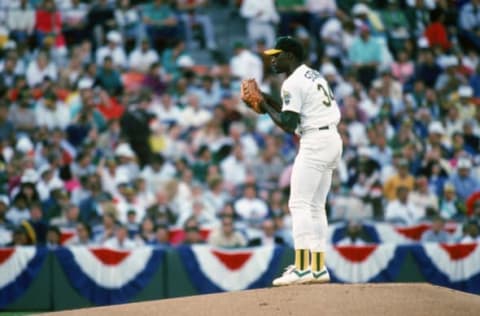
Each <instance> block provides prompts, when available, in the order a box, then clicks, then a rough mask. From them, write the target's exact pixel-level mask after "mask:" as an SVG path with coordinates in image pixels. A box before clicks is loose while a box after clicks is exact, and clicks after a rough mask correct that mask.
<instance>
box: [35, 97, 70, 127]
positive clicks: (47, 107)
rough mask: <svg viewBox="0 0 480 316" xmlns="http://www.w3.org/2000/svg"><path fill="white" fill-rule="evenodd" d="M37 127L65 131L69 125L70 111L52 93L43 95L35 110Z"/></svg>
mask: <svg viewBox="0 0 480 316" xmlns="http://www.w3.org/2000/svg"><path fill="white" fill-rule="evenodd" d="M35 117H36V119H37V125H38V126H40V127H43V126H45V127H47V128H48V129H50V130H51V129H54V128H61V129H65V128H66V127H67V126H68V124H70V121H71V120H70V110H69V109H68V107H67V106H66V105H65V104H64V103H63V102H61V101H59V100H58V98H57V96H56V95H55V93H53V92H48V93H45V95H44V96H43V99H42V100H41V101H40V102H38V103H37V106H36V108H35Z"/></svg>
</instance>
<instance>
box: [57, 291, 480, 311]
mask: <svg viewBox="0 0 480 316" xmlns="http://www.w3.org/2000/svg"><path fill="white" fill-rule="evenodd" d="M52 315H81V316H85V315H89V316H91V315H93V316H96V315H134V316H143V315H172V316H177V315H195V316H203V315H205V316H215V315H219V316H233V315H242V316H247V315H248V316H251V315H262V316H263V315H276V316H277V315H280V316H281V315H302V316H303V315H329V316H330V315H368V316H376V315H381V316H384V315H389V316H391V315H401V316H415V315H435V316H443V315H462V316H463V315H475V316H478V315H480V296H476V295H471V294H467V293H463V292H458V291H454V290H450V289H447V288H442V287H438V286H432V285H428V284H411V283H410V284H407V283H403V284H391V283H388V284H387V283H384V284H355V285H353V284H326V285H299V286H289V287H282V288H268V289H259V290H250V291H241V292H229V293H221V294H212V295H198V296H191V297H182V298H175V299H166V300H160V301H150V302H142V303H132V304H125V305H115V306H108V307H97V308H89V309H78V310H73V311H64V312H60V313H52Z"/></svg>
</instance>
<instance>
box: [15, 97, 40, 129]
mask: <svg viewBox="0 0 480 316" xmlns="http://www.w3.org/2000/svg"><path fill="white" fill-rule="evenodd" d="M8 119H9V121H11V122H12V124H14V125H15V129H16V131H17V132H24V133H29V132H32V131H33V130H34V129H35V127H36V123H37V122H36V121H37V120H36V118H35V112H34V110H33V109H32V100H31V95H30V92H29V90H24V91H21V92H20V95H19V97H18V99H17V102H16V103H14V104H13V105H12V106H11V107H10V111H9V114H8Z"/></svg>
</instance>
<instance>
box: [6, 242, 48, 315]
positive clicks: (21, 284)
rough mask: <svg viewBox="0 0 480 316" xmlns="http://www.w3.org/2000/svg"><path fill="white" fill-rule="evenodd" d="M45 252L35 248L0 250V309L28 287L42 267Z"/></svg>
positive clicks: (43, 249) (42, 249)
mask: <svg viewBox="0 0 480 316" xmlns="http://www.w3.org/2000/svg"><path fill="white" fill-rule="evenodd" d="M46 255H47V250H46V249H45V248H40V247H39V248H37V247H33V246H32V247H16V248H3V249H0V309H1V308H3V307H4V306H6V305H8V304H11V303H13V302H14V301H15V300H16V299H17V298H19V297H20V296H22V294H23V293H24V292H25V291H26V290H27V289H28V288H29V287H30V284H31V283H32V281H33V280H35V277H36V276H37V274H38V272H39V271H40V269H41V268H42V266H43V263H44V261H45V257H46Z"/></svg>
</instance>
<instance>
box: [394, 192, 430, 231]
mask: <svg viewBox="0 0 480 316" xmlns="http://www.w3.org/2000/svg"><path fill="white" fill-rule="evenodd" d="M408 196H409V190H408V188H407V187H404V186H399V187H398V188H397V199H396V200H393V201H390V202H389V203H388V204H387V208H386V211H385V220H386V221H388V222H393V223H399V224H405V225H412V224H415V223H418V221H419V220H420V219H422V218H423V217H424V216H425V210H422V209H419V208H418V207H416V206H415V205H414V204H413V203H412V202H410V201H409V199H408Z"/></svg>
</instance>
